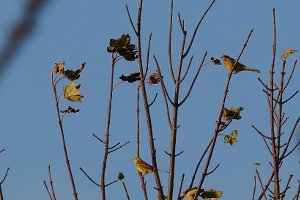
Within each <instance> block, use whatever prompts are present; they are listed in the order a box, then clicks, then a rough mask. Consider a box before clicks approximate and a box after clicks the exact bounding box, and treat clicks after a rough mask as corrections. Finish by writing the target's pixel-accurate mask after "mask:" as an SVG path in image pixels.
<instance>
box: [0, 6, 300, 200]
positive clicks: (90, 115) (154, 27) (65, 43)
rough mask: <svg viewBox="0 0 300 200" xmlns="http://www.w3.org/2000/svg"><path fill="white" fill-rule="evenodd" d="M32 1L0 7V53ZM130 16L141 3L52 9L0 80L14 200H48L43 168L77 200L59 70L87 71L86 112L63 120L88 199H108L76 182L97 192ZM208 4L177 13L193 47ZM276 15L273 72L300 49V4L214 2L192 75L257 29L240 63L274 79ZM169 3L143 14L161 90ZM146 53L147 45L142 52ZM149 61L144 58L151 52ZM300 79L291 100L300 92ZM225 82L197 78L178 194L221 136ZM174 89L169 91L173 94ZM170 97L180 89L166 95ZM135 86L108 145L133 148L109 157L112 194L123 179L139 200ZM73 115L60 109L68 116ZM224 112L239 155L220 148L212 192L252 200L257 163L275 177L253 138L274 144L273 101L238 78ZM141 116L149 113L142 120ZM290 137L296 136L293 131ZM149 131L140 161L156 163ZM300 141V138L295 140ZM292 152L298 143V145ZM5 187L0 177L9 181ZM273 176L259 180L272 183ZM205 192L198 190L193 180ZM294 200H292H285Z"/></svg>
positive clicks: (234, 50) (215, 72)
mask: <svg viewBox="0 0 300 200" xmlns="http://www.w3.org/2000/svg"><path fill="white" fill-rule="evenodd" d="M26 2H27V1H25V0H12V1H5V2H4V1H2V2H1V3H0V27H1V29H0V48H1V49H2V47H3V46H4V44H5V41H6V40H7V37H8V34H9V31H10V29H11V28H12V27H13V26H14V25H15V24H16V23H17V22H18V21H20V20H21V17H22V13H23V6H24V5H25V4H26ZM126 3H127V4H128V5H129V7H130V10H131V11H132V14H133V16H134V20H135V19H136V18H135V16H136V13H137V7H138V1H137V0H136V1H120V0H119V1H117V0H106V1H105V0H104V1H100V0H97V1H96V0H90V1H78V0H72V1H71V0H64V1H58V0H56V1H49V2H48V3H47V5H46V6H45V7H44V9H43V10H42V12H41V13H40V15H39V16H38V21H37V23H36V26H35V28H34V30H33V32H32V34H31V35H30V36H29V37H28V39H27V40H26V41H25V42H24V43H23V45H22V47H21V48H20V49H19V51H18V53H17V54H16V55H15V57H14V59H13V60H12V61H11V62H10V63H9V64H8V65H7V66H6V68H7V69H6V70H5V71H4V72H3V74H2V75H1V77H0V97H1V98H0V99H1V114H0V138H1V140H0V148H1V149H2V148H5V149H6V151H5V152H4V153H2V154H1V155H0V162H1V165H0V175H1V176H2V174H4V172H5V170H6V168H7V167H10V168H11V170H10V173H9V176H8V177H7V180H6V181H5V183H4V185H3V191H4V195H5V197H6V199H9V200H20V199H22V200H33V199H34V200H40V199H48V196H47V193H46V190H45V188H44V185H43V180H47V181H48V173H47V167H48V165H49V164H50V165H51V166H52V173H53V178H54V184H55V189H56V194H57V197H58V199H63V200H67V199H72V191H71V187H70V184H69V178H68V176H67V168H66V165H65V161H64V157H63V149H62V144H61V141H60V134H59V128H58V123H57V119H56V113H55V104H54V97H53V93H52V90H51V70H52V67H53V63H54V62H59V61H65V62H66V67H72V68H76V67H78V66H79V65H80V64H81V63H83V62H86V70H85V71H84V72H83V74H82V77H81V79H80V81H79V82H80V83H81V85H82V87H81V88H82V92H83V94H84V96H85V97H84V99H83V101H82V103H81V104H78V105H75V104H74V106H75V107H78V108H81V111H80V112H79V113H78V114H74V115H69V116H67V117H66V118H65V120H64V125H65V132H66V140H67V144H68V149H69V154H70V160H71V164H72V169H73V171H74V176H75V181H76V183H77V189H78V193H79V198H80V199H85V200H86V199H88V200H90V199H91V200H92V199H100V189H98V188H97V187H95V186H94V185H93V184H92V183H91V182H89V181H88V180H87V179H86V177H85V176H84V175H83V174H82V173H81V172H80V171H79V167H83V168H84V169H85V170H86V171H87V172H88V173H89V174H90V176H91V177H93V178H94V179H95V180H100V167H101V161H102V156H103V146H102V145H101V144H100V143H99V142H98V141H96V140H95V139H94V138H93V137H92V136H91V134H92V133H96V134H97V135H98V136H100V137H104V133H105V123H106V116H107V110H106V108H107V102H108V83H109V74H110V58H111V55H110V54H108V53H107V52H106V47H107V45H108V42H109V39H110V38H117V37H119V36H120V35H121V34H123V33H129V34H130V35H132V36H133V42H134V43H135V42H136V40H135V38H134V35H133V31H132V29H131V27H130V24H129V21H128V19H127V15H126V10H125V4H126ZM209 3H210V1H209V0H206V1H196V0H192V1H175V13H177V12H181V16H182V19H184V20H185V23H186V27H187V30H188V38H190V36H191V33H192V30H193V27H195V25H196V23H197V21H198V19H199V18H200V17H201V16H202V13H203V11H204V10H205V9H206V8H207V6H208V5H209ZM273 7H275V8H276V13H277V28H278V29H277V34H278V35H277V36H278V37H277V39H278V41H277V52H278V54H277V62H276V64H277V66H280V64H281V62H280V55H281V53H282V52H283V51H284V50H285V49H289V48H291V49H300V40H299V35H300V26H299V22H300V16H299V8H300V2H299V1H297V0H291V1H288V2H287V1H278V0H277V1H274V0H265V1H258V0H252V1H245V0H244V1H233V0H226V1H221V0H219V1H218V0H217V2H216V3H215V5H214V7H213V8H212V10H211V11H210V13H209V14H208V16H207V18H206V20H205V21H204V23H203V24H202V26H201V28H200V30H199V33H198V35H197V37H196V41H195V44H194V47H193V49H192V51H191V54H193V55H195V59H194V61H195V63H194V65H193V66H192V69H191V72H195V69H196V66H197V64H196V63H199V62H200V61H201V59H202V56H203V54H204V52H205V51H208V59H209V58H210V57H211V56H213V57H216V58H217V57H220V56H222V55H223V54H228V55H230V56H232V57H237V55H238V54H239V52H240V49H241V48H242V44H243V43H244V41H245V39H246V37H247V35H248V33H249V31H250V29H252V28H254V33H253V35H252V37H251V39H250V41H249V44H248V46H247V48H246V50H245V52H244V54H243V56H242V58H241V62H243V63H245V64H247V65H249V66H251V67H254V68H259V69H260V70H261V71H262V73H261V74H259V77H261V78H262V79H263V80H266V81H267V80H268V70H269V66H270V63H271V56H272V41H273V35H272V8H273ZM168 14H169V1H161V0H152V1H145V2H144V12H143V18H142V20H143V22H142V23H143V25H142V28H143V29H142V31H143V39H144V41H145V43H146V39H147V38H148V34H149V33H150V32H152V33H153V43H152V47H153V48H152V53H153V54H155V55H156V56H157V58H158V60H159V62H160V65H161V67H162V71H163V75H164V77H165V81H166V82H167V81H169V80H170V76H169V70H168V66H167V63H168V62H167V36H168V33H167V30H168V20H169V17H168ZM173 38H174V48H175V50H174V53H175V55H174V62H177V61H178V57H176V56H177V55H178V51H177V50H176V49H179V47H180V42H181V36H180V34H179V27H178V20H177V17H176V16H175V17H174V36H173ZM144 47H145V45H144ZM144 55H145V52H144ZM299 55H300V54H299V53H296V54H294V55H292V56H291V58H290V59H289V60H288V63H287V64H288V66H287V68H288V70H289V69H290V68H291V65H292V63H293V62H294V61H295V60H296V59H298V58H299ZM134 71H137V62H125V61H121V62H119V63H118V64H117V68H116V77H118V76H120V75H121V74H128V73H130V72H134ZM153 71H155V67H154V61H153V60H151V62H150V72H153ZM299 73H300V70H299V69H297V70H296V72H295V78H294V79H293V81H292V83H291V88H290V90H289V91H288V92H287V94H292V93H293V92H294V91H295V90H297V89H299V86H300V79H299ZM191 77H192V75H191V74H190V76H188V79H187V81H186V83H185V86H184V87H183V88H182V94H185V90H184V89H186V87H187V86H188V85H189V83H190V80H191ZM226 78H227V71H226V70H225V69H224V68H223V67H216V66H212V65H207V66H206V67H205V68H204V69H203V71H202V72H201V74H200V76H199V79H198V81H197V85H196V86H195V88H194V90H193V93H192V95H191V96H190V99H189V100H188V101H187V102H186V103H185V104H184V106H182V108H181V110H180V113H179V114H180V117H179V124H180V125H181V126H180V128H179V135H178V145H177V147H178V148H177V149H178V152H180V151H181V150H184V153H183V154H182V155H181V156H180V157H178V159H177V163H176V164H177V165H176V189H175V191H176V192H175V194H176V195H177V188H178V185H179V182H180V179H181V174H182V173H185V174H186V182H185V185H184V187H187V186H188V184H189V181H190V178H191V174H192V172H193V170H194V167H195V164H196V162H197V160H198V159H199V156H200V155H201V153H202V151H203V149H204V148H205V146H206V144H207V142H208V141H209V140H210V137H211V135H212V134H213V130H214V124H215V121H216V119H217V116H218V112H219V109H220V102H221V97H222V95H223V90H224V87H225V86H224V84H225V81H226ZM168 85H169V86H170V84H168ZM170 91H171V92H172V91H173V89H171V87H170ZM135 92H136V84H133V85H129V84H126V83H124V84H122V85H120V86H119V87H117V89H116V90H115V91H114V101H113V110H112V123H111V141H112V144H115V143H116V142H121V143H123V142H126V141H129V140H130V141H131V142H130V144H129V145H127V146H126V147H124V148H122V149H121V150H119V151H117V152H115V153H113V154H111V156H110V157H109V161H108V166H109V167H108V169H107V182H110V181H112V180H114V179H115V177H116V175H117V173H118V172H119V171H122V172H124V173H125V177H126V178H125V182H126V184H127V186H128V190H129V193H130V195H131V199H142V192H141V189H140V181H139V179H138V175H137V173H136V170H135V167H134V164H133V162H132V161H131V158H132V157H134V156H135V126H136V125H135V109H136V108H135V103H136V93H135ZM155 92H158V93H159V95H158V99H157V102H156V103H155V104H154V105H153V106H152V107H151V109H152V110H151V113H152V116H153V126H154V130H155V133H154V134H155V138H156V140H155V142H156V145H157V147H156V148H157V156H158V162H159V168H161V169H167V168H168V156H167V155H166V154H165V153H164V150H166V151H168V148H169V142H168V141H169V136H170V130H169V129H168V126H167V123H166V115H165V109H164V103H163V98H162V94H161V90H160V87H158V86H156V87H155V86H154V87H151V88H150V87H149V96H150V99H151V95H152V96H154V94H155ZM63 105H64V106H67V105H68V104H62V106H63ZM227 106H228V107H231V106H244V111H243V113H242V116H243V118H242V120H240V121H237V122H233V123H232V124H231V126H230V127H229V128H228V129H227V130H226V131H225V132H224V134H225V133H228V132H230V131H231V130H234V129H238V130H239V132H240V135H239V142H238V143H237V144H236V145H234V146H229V145H225V144H223V141H222V140H221V138H220V140H219V141H218V145H217V148H216V151H215V154H214V156H213V162H212V165H211V166H212V167H214V166H215V165H216V164H221V165H220V167H219V168H218V169H217V171H216V172H215V173H214V174H212V175H210V176H209V177H208V179H207V182H205V184H204V187H205V188H207V189H209V188H214V189H219V190H222V191H224V195H223V198H222V199H224V200H232V199H250V198H251V195H252V188H253V175H254V170H255V168H254V166H253V163H254V162H260V163H261V166H260V168H259V169H260V170H261V173H262V174H263V173H265V174H266V175H269V173H270V171H269V165H268V161H270V159H271V157H270V155H269V154H268V153H267V150H266V148H265V146H264V144H263V141H262V140H261V138H260V137H259V136H258V135H257V134H256V133H255V131H254V130H253V129H252V128H251V125H252V124H254V125H256V126H257V127H258V128H260V130H262V131H263V132H265V133H267V132H268V130H269V129H268V128H269V127H268V124H269V119H268V112H267V104H266V97H265V95H264V94H263V93H262V87H261V85H260V84H259V82H258V80H257V74H255V73H250V72H249V73H246V72H245V73H241V74H238V75H236V76H234V78H233V81H232V86H231V88H230V91H229V98H228V102H227ZM299 107H300V101H299V95H298V96H296V98H294V99H293V101H291V104H290V105H289V106H287V114H288V115H289V116H290V121H289V123H288V125H291V124H292V121H293V120H295V118H296V117H298V115H299V113H300V110H299ZM143 114H144V112H143V111H142V112H141V115H142V116H143ZM289 130H290V126H289V127H288V129H287V131H289ZM146 133H147V131H146V126H145V121H143V122H142V123H141V134H142V135H141V137H142V141H141V142H142V145H143V147H144V148H143V149H142V152H141V154H142V157H143V158H144V159H145V160H146V161H150V153H149V151H148V143H147V141H148V139H147V135H146ZM298 134H299V133H298ZM294 142H295V141H294ZM299 154H300V153H299V151H298V152H296V153H295V154H294V155H293V156H291V157H290V159H289V162H287V163H286V164H285V165H284V166H283V169H282V170H283V176H282V178H283V182H284V183H285V182H286V180H287V177H288V174H289V173H294V175H295V176H294V182H293V184H292V186H293V187H292V189H290V192H291V193H292V194H294V191H295V190H296V182H295V180H296V179H299V163H298V162H299V159H300V155H299ZM1 176H0V177H1ZM266 177H267V176H263V178H264V180H266ZM161 178H162V181H163V186H164V187H165V189H166V188H167V178H168V177H167V175H166V174H161ZM146 180H147V185H148V191H149V193H150V196H149V198H150V199H155V196H156V193H155V192H154V190H153V187H154V186H155V185H154V179H153V176H152V175H147V176H146ZM197 180H198V179H197ZM107 194H108V199H125V193H124V192H123V188H122V185H121V184H120V183H117V184H114V185H112V186H110V187H109V188H107ZM287 199H290V198H287Z"/></svg>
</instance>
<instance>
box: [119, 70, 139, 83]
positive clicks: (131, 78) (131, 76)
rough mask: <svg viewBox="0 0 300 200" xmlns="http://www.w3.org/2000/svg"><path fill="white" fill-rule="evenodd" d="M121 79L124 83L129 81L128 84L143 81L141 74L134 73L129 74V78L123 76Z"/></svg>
mask: <svg viewBox="0 0 300 200" xmlns="http://www.w3.org/2000/svg"><path fill="white" fill-rule="evenodd" d="M119 79H121V80H122V81H127V82H128V83H133V82H135V81H139V80H141V77H140V72H134V73H131V74H129V75H128V76H125V75H121V76H120V77H119Z"/></svg>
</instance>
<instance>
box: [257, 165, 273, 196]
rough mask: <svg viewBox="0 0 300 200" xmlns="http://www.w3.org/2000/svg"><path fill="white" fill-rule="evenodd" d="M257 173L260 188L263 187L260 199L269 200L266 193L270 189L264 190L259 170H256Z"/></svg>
mask: <svg viewBox="0 0 300 200" xmlns="http://www.w3.org/2000/svg"><path fill="white" fill-rule="evenodd" d="M255 172H256V175H257V177H258V180H259V183H260V186H261V188H262V192H261V195H260V197H259V199H261V198H262V197H265V200H267V197H266V194H265V192H266V190H267V188H268V187H266V188H264V186H263V182H262V180H261V178H260V175H259V172H258V170H255ZM270 180H271V179H270Z"/></svg>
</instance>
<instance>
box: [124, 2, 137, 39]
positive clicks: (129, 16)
mask: <svg viewBox="0 0 300 200" xmlns="http://www.w3.org/2000/svg"><path fill="white" fill-rule="evenodd" d="M125 7H126V11H127V15H128V18H129V21H130V24H131V27H132V29H133V31H134V33H135V34H136V35H138V32H137V30H136V28H135V26H134V24H133V21H132V18H131V15H130V11H129V8H128V6H127V5H126V6H125Z"/></svg>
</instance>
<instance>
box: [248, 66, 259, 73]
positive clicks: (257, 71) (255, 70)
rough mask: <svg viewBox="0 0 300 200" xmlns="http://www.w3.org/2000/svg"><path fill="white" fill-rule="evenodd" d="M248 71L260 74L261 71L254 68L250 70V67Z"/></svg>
mask: <svg viewBox="0 0 300 200" xmlns="http://www.w3.org/2000/svg"><path fill="white" fill-rule="evenodd" d="M246 70H247V71H251V72H256V73H260V70H259V69H254V68H249V67H247V68H246Z"/></svg>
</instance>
